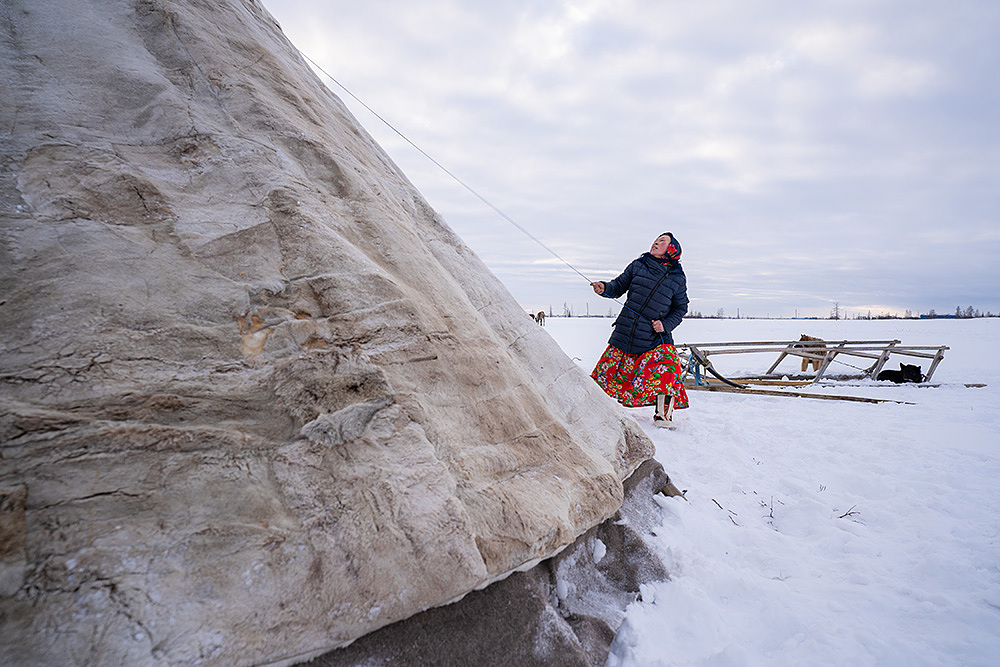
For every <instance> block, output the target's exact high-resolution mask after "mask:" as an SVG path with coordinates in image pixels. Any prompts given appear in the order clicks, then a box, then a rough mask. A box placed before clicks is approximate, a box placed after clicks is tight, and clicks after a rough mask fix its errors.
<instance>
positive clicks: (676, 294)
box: [604, 252, 688, 354]
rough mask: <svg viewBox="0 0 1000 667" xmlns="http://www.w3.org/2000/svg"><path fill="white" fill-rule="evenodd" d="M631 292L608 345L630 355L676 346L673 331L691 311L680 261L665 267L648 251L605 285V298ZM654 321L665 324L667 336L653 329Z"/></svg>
mask: <svg viewBox="0 0 1000 667" xmlns="http://www.w3.org/2000/svg"><path fill="white" fill-rule="evenodd" d="M626 292H628V298H627V299H626V300H625V307H624V308H622V310H621V312H620V313H619V314H618V319H616V320H615V323H614V327H615V329H614V331H613V332H612V333H611V339H610V340H608V344H609V345H612V346H614V347H616V348H618V349H619V350H621V351H622V352H626V353H628V354H642V353H643V352H648V351H649V350H652V349H653V348H654V347H656V346H657V345H662V344H663V343H667V344H669V345H673V344H674V337H673V335H672V334H671V332H672V331H673V330H674V329H676V328H677V325H678V324H680V323H681V320H682V319H683V318H684V314H685V313H686V312H687V309H688V297H687V276H685V275H684V269H683V268H681V265H680V262H676V263H674V264H673V266H664V265H663V264H662V263H660V260H658V259H656V258H655V257H653V256H652V255H650V254H649V253H648V252H646V253H643V254H642V256H641V257H639V258H638V259H636V260H634V261H633V262H632V263H631V264H629V265H628V266H627V267H626V268H625V270H624V271H623V272H622V274H621V275H620V276H618V277H617V278H615V279H614V280H610V281H608V282H606V283H604V295H605V296H608V297H610V298H617V297H620V296H621V295H622V294H625V293H626ZM653 320H660V321H661V322H663V334H662V335H661V334H658V333H657V332H656V331H654V330H653Z"/></svg>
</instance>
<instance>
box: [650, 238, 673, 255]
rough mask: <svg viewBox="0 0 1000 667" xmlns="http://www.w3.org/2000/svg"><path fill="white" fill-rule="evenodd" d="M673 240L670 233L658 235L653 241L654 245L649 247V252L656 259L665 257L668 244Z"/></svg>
mask: <svg viewBox="0 0 1000 667" xmlns="http://www.w3.org/2000/svg"><path fill="white" fill-rule="evenodd" d="M671 240H672V239H671V238H670V234H664V235H663V236H657V237H656V240H655V241H653V246H652V247H651V248H650V249H649V254H650V255H652V256H653V257H655V258H656V259H663V256H664V255H666V254H667V246H668V245H670V241H671Z"/></svg>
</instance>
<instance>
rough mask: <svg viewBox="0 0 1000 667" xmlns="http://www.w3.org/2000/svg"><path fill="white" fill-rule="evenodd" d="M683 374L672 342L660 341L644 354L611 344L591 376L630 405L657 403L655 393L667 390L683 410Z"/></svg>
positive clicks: (620, 400) (632, 406)
mask: <svg viewBox="0 0 1000 667" xmlns="http://www.w3.org/2000/svg"><path fill="white" fill-rule="evenodd" d="M682 374H683V371H682V370H681V360H680V358H679V357H678V356H677V350H676V349H675V348H674V346H673V345H659V346H657V347H654V348H653V349H652V350H650V351H649V352H644V353H642V354H626V353H624V352H622V351H621V350H619V349H618V348H617V347H612V346H611V345H608V349H606V350H605V351H604V354H603V355H601V358H600V359H599V360H598V362H597V365H596V366H595V367H594V372H592V373H591V374H590V377H592V378H594V380H596V381H597V384H599V385H601V389H603V390H604V391H605V393H607V395H608V396H610V397H611V398H613V399H615V400H617V401H618V402H619V403H621V404H622V405H624V406H625V407H627V408H638V407H642V406H644V405H656V395H657V394H667V395H668V396H673V397H674V398H675V399H676V400H675V401H674V409H675V410H681V409H683V408H686V407H687V406H688V397H687V392H686V391H685V390H684V385H683V384H682V382H681V377H682Z"/></svg>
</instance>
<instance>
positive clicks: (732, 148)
mask: <svg viewBox="0 0 1000 667" xmlns="http://www.w3.org/2000/svg"><path fill="white" fill-rule="evenodd" d="M269 9H270V10H271V11H272V13H274V15H275V17H276V18H277V19H278V20H279V22H280V23H281V24H282V27H283V29H284V30H285V32H286V34H287V35H288V36H289V37H290V39H291V40H292V41H293V43H295V44H296V46H298V47H299V48H300V49H301V50H302V51H303V52H305V53H306V54H307V55H309V56H310V57H311V58H313V59H314V60H316V61H317V62H318V63H320V64H321V65H322V66H323V67H324V69H326V70H328V71H329V72H330V73H331V74H333V75H334V76H336V77H337V78H338V80H340V81H341V82H342V83H344V84H345V85H347V86H348V87H349V88H351V90H352V91H353V92H354V93H355V94H357V95H358V96H360V97H361V98H362V99H364V100H365V101H366V102H367V103H368V104H369V105H370V106H372V107H373V108H375V109H376V110H377V111H378V112H379V113H380V114H381V115H382V116H383V117H385V118H387V119H389V120H390V121H391V122H392V123H393V124H394V125H395V126H396V127H397V128H399V129H400V130H401V131H403V132H404V133H405V134H406V135H407V136H408V137H409V138H410V139H412V140H413V141H414V142H415V143H417V144H418V145H420V146H421V147H422V148H423V149H424V150H425V151H427V152H428V153H429V154H431V155H432V156H434V157H435V158H436V159H437V160H438V161H440V162H441V163H442V164H444V165H445V166H447V167H448V169H449V170H451V171H452V172H454V173H456V174H457V175H459V176H460V177H461V178H462V179H463V180H464V181H465V182H467V183H468V184H470V185H471V186H472V187H474V188H476V190H477V191H479V192H480V193H481V194H482V195H483V196H485V197H486V198H488V199H489V200H490V201H491V202H492V203H493V204H495V205H496V206H498V207H500V208H501V209H502V210H504V211H505V212H506V213H507V214H508V215H510V216H511V217H512V218H514V219H515V220H517V221H518V222H519V224H521V225H522V226H524V227H525V228H527V229H529V230H530V231H531V233H532V234H534V235H535V236H537V237H538V238H539V239H541V240H542V241H543V242H544V243H545V244H547V245H549V246H550V247H551V248H552V249H554V250H555V251H556V252H557V253H558V254H559V255H560V256H561V257H563V258H564V259H566V260H567V261H568V262H570V263H571V264H573V265H574V266H575V267H577V268H578V269H580V270H581V271H582V272H583V273H584V274H586V275H588V276H591V277H594V278H609V277H612V276H613V275H615V274H616V273H617V272H618V271H620V270H621V268H622V267H624V266H625V264H626V263H627V262H628V261H629V260H631V259H632V258H634V257H635V256H637V255H638V254H639V253H641V252H642V251H644V250H646V249H647V248H648V246H649V243H650V241H651V240H652V238H653V237H655V236H656V235H657V234H658V233H660V232H662V231H664V230H667V229H670V230H671V231H674V232H676V234H677V235H678V238H680V239H681V241H682V243H683V244H684V248H685V254H684V265H685V270H686V271H687V273H688V276H689V283H690V289H691V296H692V299H693V303H694V307H695V308H696V309H698V310H701V311H702V312H705V313H706V314H707V313H714V312H716V310H717V309H718V308H724V309H725V310H726V311H727V312H735V310H736V308H740V310H741V312H749V313H754V314H768V313H769V314H771V315H792V314H794V313H796V312H798V314H800V315H819V316H825V315H827V314H828V313H829V309H830V307H831V306H832V304H833V303H834V302H838V303H839V304H840V306H841V308H844V309H847V310H848V311H849V312H866V311H867V310H875V311H876V312H880V309H885V310H895V311H897V312H902V311H903V310H904V309H910V310H913V311H923V312H926V311H927V310H929V309H932V308H933V309H936V310H938V312H947V311H951V310H954V307H955V306H956V305H961V306H963V307H965V306H968V305H973V306H975V307H978V308H981V309H983V310H992V311H994V312H997V311H1000V295H998V294H997V293H996V292H997V290H996V287H997V286H998V284H1000V280H998V279H1000V269H998V268H997V267H998V266H1000V262H997V261H996V256H997V253H998V251H1000V233H998V232H997V229H998V222H1000V220H998V217H1000V201H998V194H997V192H998V185H1000V183H998V176H997V173H998V169H997V167H998V165H1000V159H998V158H1000V138H998V133H997V130H996V123H995V119H996V118H997V117H998V115H1000V114H998V112H1000V108H998V107H1000V104H998V101H1000V100H998V94H1000V93H998V92H997V90H996V89H997V87H996V86H995V84H994V83H993V80H992V78H993V77H995V72H996V71H997V65H998V64H1000V63H998V60H1000V58H998V55H1000V48H998V46H997V42H996V39H995V35H996V34H998V28H1000V6H997V5H996V3H993V2H991V0H977V1H965V2H963V1H961V0H959V1H953V2H949V3H912V2H903V1H895V0H872V1H865V2H861V1H847V2H832V1H831V2H810V3H785V2H764V3H746V2H740V1H738V0H729V1H725V2H706V3H697V4H695V3H681V2H652V1H649V0H646V1H641V2H640V1H630V0H607V1H597V0H594V1H589V2H572V1H568V2H527V1H525V2H504V3H486V2H482V3H477V2H473V3H459V2H448V1H444V0H428V1H427V2H423V3H408V2H402V1H395V0H385V1H382V2H378V3H367V4H365V3H362V4H358V3H347V2H341V1H334V2H308V1H306V0H285V1H284V2H282V3H274V5H273V6H272V7H270V8H269ZM329 85H331V88H333V90H334V92H335V93H337V94H338V95H340V96H341V97H342V98H343V99H345V102H347V103H348V105H349V106H351V107H352V109H354V111H355V113H356V115H357V116H358V118H359V119H360V120H361V122H362V123H363V124H364V125H365V127H366V128H367V129H368V130H369V131H370V132H371V133H372V134H373V135H374V136H375V137H376V139H377V140H378V141H379V142H380V143H381V144H382V145H383V147H384V148H386V150H387V151H388V152H389V153H390V155H391V156H392V157H393V159H394V160H395V161H396V162H397V163H398V164H399V165H400V167H401V168H402V169H403V171H404V172H405V173H406V174H407V175H408V176H409V177H410V179H411V180H412V181H413V182H414V183H415V184H416V185H417V187H418V188H420V190H421V192H423V193H424V195H425V196H426V197H427V199H428V200H429V201H430V203H431V205H432V206H434V207H435V208H436V209H437V210H438V211H439V212H440V213H441V214H442V215H443V216H444V217H445V219H446V220H447V221H448V223H449V224H450V225H451V226H452V227H453V228H454V229H455V230H456V231H457V232H458V233H459V234H460V235H461V236H462V237H463V239H465V240H466V242H467V243H469V245H470V246H472V248H473V249H474V250H475V251H476V252H477V253H478V254H479V255H480V256H481V257H482V258H483V260H484V261H485V262H486V263H487V265H489V266H490V267H491V268H492V269H493V270H494V272H495V273H496V274H497V275H498V276H499V277H500V278H501V279H502V280H503V281H504V282H505V283H506V284H507V285H508V287H509V289H510V290H511V291H512V293H513V294H514V296H515V297H516V298H517V299H518V300H519V301H520V302H521V303H522V304H523V305H524V306H525V308H527V309H531V310H534V309H538V308H548V306H549V304H552V305H553V306H559V307H561V304H562V303H564V302H566V303H576V304H579V305H578V307H577V309H578V310H579V309H581V308H583V307H584V304H586V303H587V302H588V299H589V301H590V303H591V304H592V308H595V309H596V312H600V311H602V310H603V309H604V308H605V306H606V305H607V304H606V302H600V301H595V297H593V295H592V294H589V288H588V287H587V285H586V282H585V281H584V280H583V279H582V278H581V277H580V276H579V275H577V274H576V273H574V272H573V271H572V270H570V269H568V268H566V267H565V266H562V265H561V264H560V263H559V262H558V261H556V260H554V259H553V258H552V256H551V255H549V254H548V253H547V252H546V251H545V250H543V249H542V248H540V247H539V246H537V245H536V244H534V243H533V242H532V241H530V240H529V239H527V238H525V237H523V236H522V235H520V234H519V233H518V232H517V231H516V230H514V229H513V228H512V227H511V226H510V225H509V224H508V223H507V222H506V221H504V220H503V219H501V218H500V217H499V216H497V215H496V214H495V213H493V212H492V211H490V210H489V209H487V208H486V207H485V206H483V205H482V204H481V203H480V202H478V200H476V199H475V198H474V197H472V196H471V195H469V194H468V193H467V192H466V191H464V190H463V189H462V188H461V187H460V186H458V185H456V184H455V183H454V182H453V181H451V180H450V179H449V178H448V177H447V176H445V175H443V174H442V173H441V172H440V171H438V170H437V168H436V167H434V166H433V165H431V164H430V163H429V162H427V161H426V160H425V159H424V158H423V157H422V156H420V155H419V154H417V153H416V152H415V151H413V149H412V148H410V147H409V146H408V145H407V144H405V142H403V141H402V140H400V139H399V138H398V137H397V136H396V135H395V134H393V133H392V132H391V131H389V130H387V129H386V128H384V126H382V125H381V124H380V123H379V122H378V121H377V120H376V119H374V118H373V117H371V116H370V115H369V114H368V113H367V112H365V111H364V110H363V109H361V108H360V107H358V106H357V105H356V104H354V102H353V101H352V100H350V99H349V98H348V97H347V96H345V95H343V94H341V91H339V90H338V89H337V88H336V87H335V86H333V84H332V83H330V84H329ZM598 305H600V307H599V308H598ZM556 309H557V310H558V309H560V308H558V307H557V308H556Z"/></svg>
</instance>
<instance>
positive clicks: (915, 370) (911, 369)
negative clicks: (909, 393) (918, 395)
mask: <svg viewBox="0 0 1000 667" xmlns="http://www.w3.org/2000/svg"><path fill="white" fill-rule="evenodd" d="M920 371H921V368H920V366H911V365H910V364H903V363H901V364H899V370H898V371H882V372H881V373H879V374H878V377H877V378H875V379H876V380H891V381H892V382H897V383H898V382H923V381H924V376H923V375H922V374H921V373H920Z"/></svg>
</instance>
